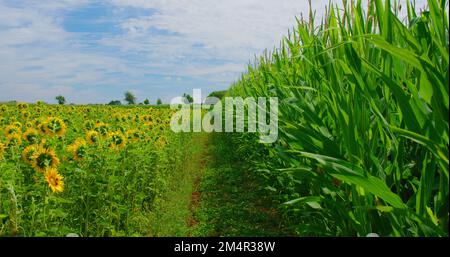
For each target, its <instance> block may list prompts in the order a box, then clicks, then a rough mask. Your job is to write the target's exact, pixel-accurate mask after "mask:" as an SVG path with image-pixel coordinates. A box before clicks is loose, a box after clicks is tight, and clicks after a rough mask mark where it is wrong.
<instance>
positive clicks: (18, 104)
mask: <svg viewBox="0 0 450 257" xmlns="http://www.w3.org/2000/svg"><path fill="white" fill-rule="evenodd" d="M17 108H18V109H20V110H22V109H26V108H28V104H27V103H17Z"/></svg>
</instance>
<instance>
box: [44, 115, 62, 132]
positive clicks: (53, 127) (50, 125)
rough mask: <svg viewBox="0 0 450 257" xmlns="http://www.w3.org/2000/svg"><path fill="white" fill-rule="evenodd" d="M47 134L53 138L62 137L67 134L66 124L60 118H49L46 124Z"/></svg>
mask: <svg viewBox="0 0 450 257" xmlns="http://www.w3.org/2000/svg"><path fill="white" fill-rule="evenodd" d="M45 132H46V134H48V135H51V136H53V135H58V136H62V135H64V133H66V124H65V123H64V121H63V120H62V119H60V118H57V117H49V118H48V119H47V121H46V123H45Z"/></svg>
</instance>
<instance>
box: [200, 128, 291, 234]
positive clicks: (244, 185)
mask: <svg viewBox="0 0 450 257" xmlns="http://www.w3.org/2000/svg"><path fill="white" fill-rule="evenodd" d="M211 137H212V139H211V142H210V143H209V145H208V148H209V158H208V159H207V165H206V169H205V172H204V175H203V177H202V180H201V183H200V193H201V201H200V206H199V208H198V210H197V211H196V212H195V218H196V219H197V221H198V225H197V226H196V227H195V230H194V231H193V234H192V235H194V236H287V235H294V231H291V230H289V229H288V227H289V226H287V225H286V220H283V217H282V216H281V215H280V213H279V212H278V208H277V207H276V204H275V203H274V202H273V199H272V198H271V197H270V196H267V195H266V194H265V193H264V188H263V187H262V185H263V184H262V181H261V180H260V179H259V178H258V176H255V174H253V173H252V172H251V169H250V167H249V165H251V164H250V163H247V162H246V161H245V160H244V159H242V158H239V157H237V156H235V155H234V154H233V152H234V149H235V147H236V145H232V144H230V142H229V141H228V137H227V135H223V134H213V135H212V136H211Z"/></svg>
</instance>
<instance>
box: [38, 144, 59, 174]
mask: <svg viewBox="0 0 450 257" xmlns="http://www.w3.org/2000/svg"><path fill="white" fill-rule="evenodd" d="M32 159H33V163H32V164H31V165H32V166H33V168H34V169H35V170H36V171H38V172H45V170H46V169H47V168H53V169H56V167H58V165H59V159H58V157H57V156H56V154H55V151H54V150H52V149H49V148H45V147H43V146H42V145H40V146H39V148H38V149H37V151H36V152H35V153H34V154H33V156H32Z"/></svg>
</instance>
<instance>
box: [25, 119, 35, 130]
mask: <svg viewBox="0 0 450 257" xmlns="http://www.w3.org/2000/svg"><path fill="white" fill-rule="evenodd" d="M32 127H33V123H32V122H30V121H28V122H26V123H25V128H27V129H29V128H32Z"/></svg>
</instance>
